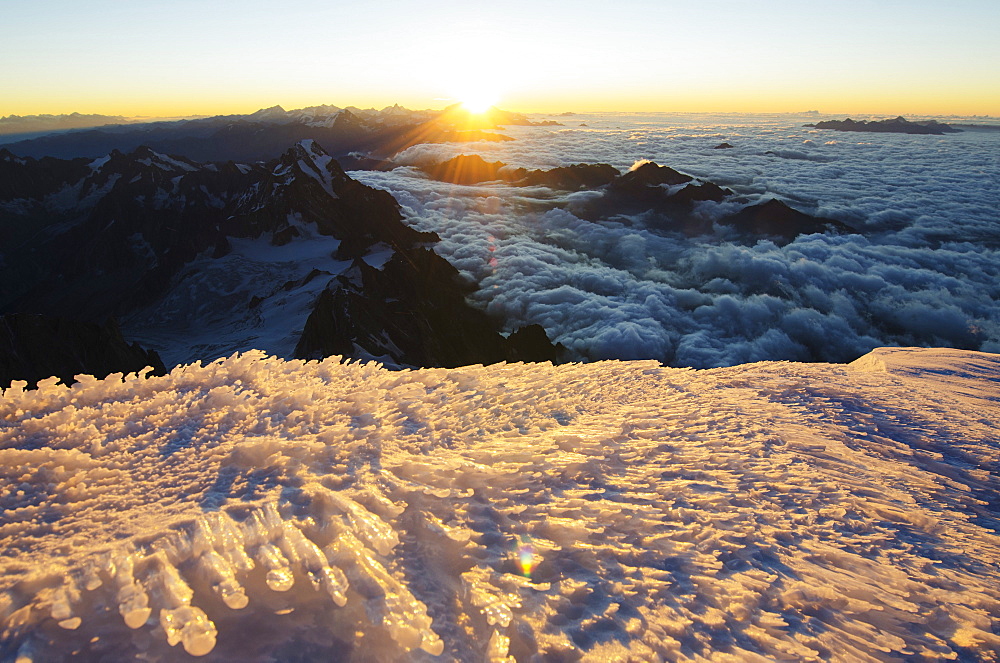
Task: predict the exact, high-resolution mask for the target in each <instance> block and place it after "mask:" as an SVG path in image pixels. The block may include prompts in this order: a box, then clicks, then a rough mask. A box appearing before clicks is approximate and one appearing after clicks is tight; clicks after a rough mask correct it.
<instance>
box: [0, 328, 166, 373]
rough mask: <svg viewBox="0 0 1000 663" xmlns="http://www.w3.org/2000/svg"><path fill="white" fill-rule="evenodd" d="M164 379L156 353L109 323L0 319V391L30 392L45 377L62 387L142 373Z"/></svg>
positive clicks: (161, 364)
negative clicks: (17, 383) (15, 384)
mask: <svg viewBox="0 0 1000 663" xmlns="http://www.w3.org/2000/svg"><path fill="white" fill-rule="evenodd" d="M147 367H148V368H150V369H152V373H153V374H154V375H164V374H165V372H166V371H165V369H164V366H163V362H162V361H161V360H160V357H159V355H158V354H156V352H153V351H150V350H146V349H144V348H142V347H140V346H139V344H138V343H128V342H127V341H125V339H124V338H122V334H121V331H119V329H118V326H117V325H116V324H115V323H114V322H113V321H111V322H108V323H105V324H103V325H96V324H93V323H87V322H78V321H74V320H66V319H63V318H51V317H48V316H42V315H34V314H31V313H15V314H11V315H3V316H0V389H2V388H6V387H8V386H10V383H11V382H12V381H13V380H23V381H25V382H27V383H28V387H29V388H34V387H35V385H36V384H37V383H38V381H39V380H43V379H45V378H48V377H50V376H55V377H57V378H59V380H60V381H61V382H63V383H64V384H71V383H73V382H75V381H76V380H75V376H77V375H81V374H82V375H93V376H94V377H96V378H100V379H103V378H105V377H107V376H108V375H110V374H111V373H137V372H140V371H142V370H143V369H145V368H147Z"/></svg>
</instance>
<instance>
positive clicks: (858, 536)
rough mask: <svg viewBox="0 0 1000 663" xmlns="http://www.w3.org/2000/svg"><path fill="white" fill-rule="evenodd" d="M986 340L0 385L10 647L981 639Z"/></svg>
mask: <svg viewBox="0 0 1000 663" xmlns="http://www.w3.org/2000/svg"><path fill="white" fill-rule="evenodd" d="M998 383H1000V362H998V360H997V358H996V356H995V355H987V354H982V353H975V352H965V351H957V350H918V349H905V348H904V349H900V348H893V349H880V350H876V351H874V352H873V353H871V354H869V355H867V356H866V357H863V358H862V359H861V360H858V361H857V362H855V363H854V364H852V365H846V366H845V365H831V364H797V363H787V362H762V363H758V364H747V365H741V366H734V367H732V368H721V369H711V370H693V369H671V368H662V367H660V366H659V365H658V364H656V363H655V362H615V361H610V362H598V363H593V364H583V365H564V366H558V367H553V366H550V365H548V364H511V365H495V366H489V367H481V366H471V367H465V368H461V369H422V370H412V371H389V370H386V369H383V368H381V367H380V366H378V365H376V364H358V363H353V364H340V363H338V360H337V359H336V358H331V359H327V360H325V361H323V362H301V361H282V360H279V359H274V358H270V357H266V356H265V355H264V354H263V353H260V352H248V353H245V354H242V355H234V356H232V357H229V358H226V359H221V360H218V361H216V362H213V363H211V364H208V365H205V366H200V365H197V364H194V365H188V366H182V367H178V368H176V369H174V371H172V372H171V374H169V375H167V376H165V377H162V378H145V377H143V376H136V375H128V376H121V375H116V376H110V377H109V378H107V379H105V380H95V379H93V378H89V379H87V378H84V379H83V380H82V381H81V382H80V383H78V384H77V385H74V386H73V387H64V386H61V385H57V384H55V382H54V380H50V381H47V382H44V383H43V384H42V385H40V387H39V389H38V390H34V391H23V390H22V389H21V388H20V387H17V386H14V387H12V388H11V389H8V390H7V391H6V392H5V393H4V394H3V397H2V399H0V473H2V476H0V478H2V481H3V485H4V486H5V490H4V492H3V493H2V495H0V507H2V509H3V511H2V520H0V569H2V576H0V592H2V594H0V616H2V617H0V618H2V629H3V630H2V635H0V637H2V641H0V655H2V657H3V658H4V659H5V660H12V661H13V660H17V661H24V662H26V661H48V660H61V659H63V658H66V657H68V656H69V655H70V654H74V653H75V654H76V656H75V657H74V658H75V659H76V660H108V661H111V660H122V659H123V658H132V657H136V658H139V659H140V660H147V661H176V660H186V659H187V658H191V657H196V656H197V657H202V658H201V660H219V661H223V660H243V661H272V660H278V661H284V660H312V659H317V658H320V657H323V658H325V659H329V660H336V661H341V660H343V661H355V660H357V661H375V660H380V661H382V660H385V661H388V660H407V661H410V660H412V661H432V660H457V661H484V660H486V661H509V660H511V658H513V659H514V660H517V661H530V660H538V661H541V660H557V661H573V660H584V661H609V660H620V661H640V660H641V661H652V660H664V661H697V660H712V661H754V660H761V661H763V660H801V661H810V660H812V661H820V660H839V661H896V660H942V659H945V660H995V659H996V656H997V652H1000V635H998V633H1000V621H998V620H1000V535H998V533H997V532H998V528H1000V522H998V519H997V503H998V500H997V495H998V488H1000V476H998V467H1000V450H998V449H1000V439H998V434H997V430H996V425H995V422H996V421H997V420H998V416H997V414H998V412H997V410H998V407H997V403H998V401H1000V387H998Z"/></svg>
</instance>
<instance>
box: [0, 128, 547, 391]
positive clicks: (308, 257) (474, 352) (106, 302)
mask: <svg viewBox="0 0 1000 663" xmlns="http://www.w3.org/2000/svg"><path fill="white" fill-rule="evenodd" d="M351 116H353V113H342V114H340V115H338V117H339V118H350V117H351ZM345 121H349V120H345V119H341V120H339V122H345ZM296 123H299V122H298V121H296ZM334 124H335V125H336V124H337V122H335V123H334ZM437 240H438V238H437V236H436V235H434V234H433V233H422V232H418V231H416V230H413V229H411V228H410V227H409V226H407V225H405V224H404V223H403V222H402V216H401V214H400V211H399V206H398V204H397V203H396V201H395V200H394V199H393V198H392V196H391V195H390V194H388V193H386V192H384V191H379V190H376V189H372V188H370V187H367V186H365V185H362V184H360V183H358V182H357V181H355V180H353V179H351V178H350V177H349V176H348V175H347V174H346V173H345V172H344V170H343V169H342V168H341V167H340V165H339V164H338V163H337V161H336V160H335V159H333V158H332V157H331V156H330V155H329V154H328V153H326V152H325V151H324V150H323V149H322V148H321V147H320V146H319V144H318V143H316V142H315V141H312V140H309V139H306V140H303V141H301V142H299V143H297V144H295V145H294V147H292V148H290V149H286V150H285V152H284V153H283V154H281V156H280V157H278V158H276V159H272V160H270V161H268V162H266V163H254V164H241V163H236V162H232V161H230V162H227V163H223V164H204V163H199V162H196V161H194V160H190V159H187V158H184V157H172V156H166V155H164V154H161V153H158V152H156V151H154V150H151V149H149V148H148V147H142V148H138V149H136V150H134V151H132V152H129V153H123V152H120V151H113V152H112V153H111V154H110V155H107V156H105V157H103V158H100V159H96V160H92V159H87V158H77V159H72V160H63V159H56V158H53V157H45V158H42V159H34V158H31V157H20V156H17V155H15V154H13V153H12V152H10V151H8V150H6V149H4V150H0V247H2V248H0V279H2V281H3V283H4V289H3V292H2V294H0V313H6V314H23V313H33V314H41V315H45V316H49V317H57V318H64V319H70V320H73V321H78V322H79V323H80V324H83V323H91V324H92V323H104V322H105V321H106V320H107V319H108V318H111V317H114V318H118V319H120V320H121V322H122V328H123V330H124V332H125V335H126V336H128V337H129V338H131V339H139V340H141V341H144V342H145V343H146V344H147V345H149V346H151V347H153V348H155V349H157V350H159V351H160V353H161V355H162V356H163V358H164V361H165V363H166V365H167V366H170V365H173V364H176V363H180V362H190V361H195V360H199V359H214V358H215V357H218V356H221V355H224V354H231V353H232V352H235V351H237V350H241V349H246V348H249V347H261V348H264V349H266V350H268V351H269V352H273V353H275V354H278V355H280V356H285V357H292V356H297V357H304V358H314V357H321V356H327V355H330V354H340V355H343V356H348V357H357V358H378V359H380V360H382V361H384V362H386V363H388V364H390V365H409V366H459V365H466V364H475V363H493V362H497V361H503V360H505V359H509V360H518V359H524V360H530V359H553V358H555V357H556V348H555V347H554V346H552V344H551V343H548V340H547V338H546V337H545V334H544V331H542V330H541V329H529V330H526V331H525V332H522V333H521V334H516V335H513V336H512V337H511V339H507V338H505V337H503V336H501V335H500V334H499V333H498V332H497V329H498V328H499V325H498V324H496V323H495V322H494V321H492V320H490V319H489V318H488V317H487V316H486V314H485V313H482V312H481V311H479V310H477V309H473V308H471V307H470V306H468V305H467V304H466V303H465V295H466V294H467V293H468V292H469V291H470V290H471V289H472V286H471V285H470V284H468V283H464V282H462V281H461V279H460V278H459V274H458V272H457V270H455V269H454V268H453V267H452V266H451V265H450V264H449V263H448V262H447V261H445V260H444V259H443V258H441V257H439V256H438V255H437V254H435V253H434V252H433V250H432V249H431V247H433V245H434V243H435V242H436V241H437ZM64 327H65V325H64V326H63V328H64ZM11 343H12V344H13V343H15V341H11ZM18 347H21V348H22V350H21V353H22V354H24V353H25V352H28V353H29V354H30V352H29V351H27V350H24V349H23V345H22V346H18ZM37 350H38V351H39V352H41V353H42V354H44V353H45V352H46V351H50V350H51V348H49V349H48V350H46V348H44V347H42V348H38V349H37ZM130 370H134V369H130ZM2 377H3V376H0V382H2ZM8 377H9V378H12V379H21V378H20V377H18V376H16V375H15V376H8Z"/></svg>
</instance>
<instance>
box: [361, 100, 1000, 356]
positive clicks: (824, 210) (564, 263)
mask: <svg viewBox="0 0 1000 663" xmlns="http://www.w3.org/2000/svg"><path fill="white" fill-rule="evenodd" d="M578 117H579V122H578V124H579V123H585V124H586V125H587V126H586V127H578V126H577V127H574V126H567V127H564V128H561V129H559V128H557V129H551V128H544V129H543V128H536V127H524V128H521V127H517V128H511V131H509V133H511V135H515V136H516V137H517V140H516V141H514V142H510V143H505V144H502V145H497V144H475V145H472V146H469V145H465V146H443V145H435V146H419V147H417V148H413V149H411V150H409V151H408V152H406V153H405V154H403V155H402V157H401V161H402V162H404V163H407V164H411V165H419V164H422V163H428V162H430V161H434V160H443V159H447V158H450V157H452V156H455V155H456V154H459V153H462V152H465V153H471V152H476V153H479V154H482V155H483V156H484V158H487V159H488V160H502V161H504V162H506V163H508V164H511V165H513V166H524V167H529V168H539V167H543V168H544V167H552V166H557V165H568V164H572V163H580V162H588V163H597V162H607V163H611V164H612V165H613V166H615V167H617V168H619V169H621V170H623V171H624V170H626V169H628V168H629V167H630V166H631V165H632V164H633V163H634V162H635V161H637V160H640V159H652V160H654V161H656V162H657V163H660V164H662V165H668V166H671V167H673V168H676V169H678V170H681V171H683V172H687V173H690V174H692V175H696V176H699V177H701V178H704V179H708V180H711V181H714V182H716V183H717V184H720V185H723V186H727V187H730V188H732V189H733V190H735V191H736V192H737V193H738V194H739V195H740V196H741V197H742V200H743V201H744V202H757V201H758V200H761V199H764V198H768V197H779V198H782V199H784V200H786V201H788V202H789V203H790V204H792V205H793V206H796V207H798V208H800V209H802V210H803V211H806V212H809V213H812V214H816V215H818V216H824V217H829V218H834V219H838V220H841V221H844V222H845V223H848V224H850V225H852V226H853V227H855V228H858V229H859V233H858V234H849V235H840V236H835V235H808V236H801V237H799V238H798V239H797V240H795V241H794V242H791V243H790V244H788V245H786V246H777V245H775V244H774V243H772V242H770V241H766V240H762V241H759V242H757V243H756V244H753V245H747V244H746V243H745V242H744V243H740V242H738V241H734V240H736V239H737V238H735V237H733V236H732V235H731V231H729V230H727V229H724V228H717V229H716V232H715V235H714V236H710V237H701V238H694V239H689V238H684V237H680V236H675V235H671V234H669V233H666V232H663V231H661V230H656V229H655V228H653V227H652V226H651V225H650V224H647V221H648V219H644V218H643V217H642V216H636V217H614V218H613V219H608V220H603V221H600V222H597V223H592V222H589V221H584V220H581V219H579V218H577V217H576V216H574V215H573V214H572V213H571V211H570V210H572V209H574V207H573V202H574V198H580V197H586V196H588V195H592V194H589V193H587V192H583V193H574V194H565V193H560V192H553V191H551V190H548V189H545V188H542V187H537V188H533V189H524V188H520V189H516V188H512V187H506V186H502V185H480V186H458V185H451V184H443V183H440V182H433V181H429V180H427V179H425V178H424V177H423V176H422V175H420V173H419V172H418V171H417V170H416V169H415V168H402V169H397V170H396V171H393V172H391V173H354V175H355V176H356V177H358V179H361V180H363V181H365V182H366V183H368V184H371V185H373V186H378V187H381V188H385V189H388V190H390V191H391V192H392V193H393V194H394V195H395V196H396V197H397V199H398V200H399V201H400V202H401V203H402V204H403V206H404V208H405V212H406V214H407V216H408V218H409V221H410V223H412V224H413V225H414V226H416V227H418V228H419V229H420V230H433V231H435V232H437V233H438V234H439V235H441V237H442V239H443V241H442V243H441V245H440V246H439V247H438V249H437V250H438V252H440V253H442V254H443V255H444V256H445V257H447V258H448V259H449V260H450V261H451V262H452V263H453V264H455V266H456V267H458V268H459V269H460V270H462V272H463V273H465V274H466V275H467V276H468V277H469V278H470V279H472V280H474V281H476V282H477V283H479V284H480V289H479V291H478V292H477V293H476V294H475V295H474V296H473V297H474V300H475V302H477V303H478V304H479V305H480V306H482V307H483V308H485V309H486V310H487V311H489V312H490V313H493V314H495V315H497V316H500V317H503V318H504V319H506V320H508V324H509V325H510V326H511V327H512V328H513V327H516V326H518V325H521V324H530V323H538V324H541V325H543V326H545V328H546V329H547V330H548V331H549V334H550V336H552V337H553V338H554V340H558V341H560V342H562V343H563V344H565V345H566V346H567V347H569V348H570V349H571V350H572V351H573V353H575V355H576V356H577V357H579V358H581V359H604V358H621V359H636V358H655V359H659V360H661V361H665V362H667V363H669V364H671V365H678V366H697V367H708V366H721V365H732V364H737V363H743V362H748V361H758V360H767V359H790V360H816V359H819V360H826V361H848V360H851V359H854V358H856V357H857V356H860V355H861V354H864V353H865V352H867V351H868V350H870V349H871V348H873V347H876V346H879V345H922V346H929V345H933V346H938V345H943V346H953V347H964V348H971V349H981V350H986V351H994V352H996V351H1000V304H998V301H1000V260H998V255H997V247H1000V218H998V213H997V209H1000V199H998V193H997V191H998V190H1000V187H998V182H1000V166H998V160H997V158H996V156H995V155H996V154H1000V136H996V135H994V134H993V133H992V132H991V133H986V132H982V133H980V132H967V133H963V134H956V135H951V136H945V137H935V136H908V135H889V134H881V135H867V134H865V135H853V134H852V135H845V134H839V133H834V132H829V131H822V130H815V129H806V128H802V127H801V123H802V122H804V121H806V120H805V119H804V118H795V117H792V116H753V117H734V116H728V117H724V116H720V117H709V116H700V117H699V116H677V117H670V116H636V115H618V116H578ZM813 119H815V118H813ZM574 120H576V118H574ZM800 120H801V121H800ZM723 140H724V141H727V142H729V143H731V144H733V145H734V149H726V150H716V149H713V148H714V146H715V145H718V144H719V143H720V142H721V141H723ZM555 203H560V204H564V203H565V204H568V207H565V208H564V207H554V204H555ZM736 207H738V204H737V203H732V202H726V203H718V204H717V203H700V207H699V208H698V213H700V214H702V215H704V216H705V217H706V218H709V219H714V218H718V217H719V216H721V215H722V214H724V213H729V212H732V211H734V209H735V208H736Z"/></svg>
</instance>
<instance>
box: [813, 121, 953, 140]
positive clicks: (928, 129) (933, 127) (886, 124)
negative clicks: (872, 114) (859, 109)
mask: <svg viewBox="0 0 1000 663" xmlns="http://www.w3.org/2000/svg"><path fill="white" fill-rule="evenodd" d="M803 126H806V127H812V128H815V129H832V130H834V131H868V132H874V133H894V134H931V135H935V136H941V135H944V134H952V133H959V132H960V131H961V129H955V128H954V127H952V126H950V125H947V124H943V123H940V122H938V121H937V120H925V121H923V122H911V121H909V120H907V119H906V118H904V117H902V116H900V117H896V118H892V119H886V120H852V119H851V118H847V119H845V120H825V121H823V122H817V123H816V124H806V125H803Z"/></svg>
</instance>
